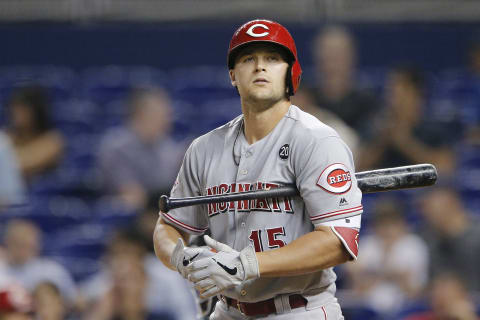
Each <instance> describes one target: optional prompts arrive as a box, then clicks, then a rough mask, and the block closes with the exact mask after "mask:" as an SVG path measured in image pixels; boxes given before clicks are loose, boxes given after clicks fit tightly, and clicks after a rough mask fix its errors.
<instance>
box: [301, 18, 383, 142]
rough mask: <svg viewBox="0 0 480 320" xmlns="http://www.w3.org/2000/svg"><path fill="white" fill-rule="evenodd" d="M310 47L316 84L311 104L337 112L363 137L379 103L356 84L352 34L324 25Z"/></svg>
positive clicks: (336, 27) (342, 29) (312, 89)
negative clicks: (311, 48) (311, 47)
mask: <svg viewBox="0 0 480 320" xmlns="http://www.w3.org/2000/svg"><path fill="white" fill-rule="evenodd" d="M313 50H314V52H313V59H314V63H315V77H316V79H315V81H316V83H315V84H313V86H312V88H311V89H310V92H311V95H312V97H313V101H314V105H315V106H318V107H320V108H322V109H326V110H328V111H330V112H332V113H334V114H336V115H338V116H339V117H340V118H341V119H342V120H343V121H344V122H345V123H346V124H347V125H348V126H349V127H351V128H353V129H354V130H355V131H356V132H357V134H359V135H360V136H361V137H363V136H364V133H365V132H366V129H367V128H368V126H369V125H370V122H369V121H370V118H371V117H372V114H373V113H374V112H377V111H378V102H377V101H376V99H375V98H374V96H373V95H372V94H371V93H369V92H367V91H365V90H363V89H360V88H359V87H358V86H357V85H356V84H355V72H356V70H355V68H356V49H355V43H354V40H353V36H352V35H351V34H350V33H349V32H348V31H347V30H346V29H344V28H342V27H339V26H331V27H326V28H325V29H323V30H322V31H321V32H319V33H318V35H317V36H316V38H315V40H314V43H313ZM307 86H308V85H307Z"/></svg>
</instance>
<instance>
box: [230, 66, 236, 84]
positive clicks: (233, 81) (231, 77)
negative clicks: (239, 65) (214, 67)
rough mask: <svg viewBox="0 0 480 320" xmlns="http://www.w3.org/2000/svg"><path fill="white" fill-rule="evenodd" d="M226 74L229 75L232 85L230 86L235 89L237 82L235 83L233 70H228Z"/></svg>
mask: <svg viewBox="0 0 480 320" xmlns="http://www.w3.org/2000/svg"><path fill="white" fill-rule="evenodd" d="M228 74H229V75H230V83H231V84H232V86H234V87H236V86H237V82H236V81H235V72H234V71H233V69H230V70H228Z"/></svg>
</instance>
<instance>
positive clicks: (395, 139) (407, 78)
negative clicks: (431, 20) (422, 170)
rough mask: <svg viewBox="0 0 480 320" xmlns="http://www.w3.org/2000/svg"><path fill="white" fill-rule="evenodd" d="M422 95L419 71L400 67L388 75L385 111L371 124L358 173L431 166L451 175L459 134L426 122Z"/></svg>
mask: <svg viewBox="0 0 480 320" xmlns="http://www.w3.org/2000/svg"><path fill="white" fill-rule="evenodd" d="M425 95H426V92H425V79H424V76H423V73H421V72H420V71H419V70H417V69H415V68H410V67H399V68H396V69H394V70H393V71H391V72H390V75H389V77H388V83H387V92H386V107H387V108H386V109H385V114H384V115H382V116H380V117H379V118H378V119H377V122H376V123H373V126H372V129H373V130H372V134H371V139H370V143H369V144H368V145H366V146H365V147H363V148H362V154H361V156H360V157H359V159H360V163H359V167H360V168H361V169H372V168H388V167H395V166H402V165H410V164H416V163H433V164H434V165H435V166H436V167H437V169H438V170H439V172H440V176H448V175H449V174H451V173H452V172H453V169H454V167H455V157H454V154H453V152H452V150H451V146H452V144H453V143H454V141H455V139H457V135H458V132H457V131H455V130H453V131H452V127H450V124H443V123H438V122H433V121H432V122H429V119H428V115H427V114H423V111H424V105H425ZM452 125H454V124H452Z"/></svg>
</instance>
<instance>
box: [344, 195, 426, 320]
mask: <svg viewBox="0 0 480 320" xmlns="http://www.w3.org/2000/svg"><path fill="white" fill-rule="evenodd" d="M404 215H405V212H404V209H403V207H402V204H401V202H400V201H398V200H395V199H391V198H381V200H379V201H378V202H377V203H376V205H375V208H374V211H373V217H372V223H373V233H372V234H370V235H366V236H364V238H362V239H360V252H361V254H359V256H358V260H357V261H356V262H355V263H352V264H348V265H347V268H348V269H347V270H348V271H349V273H350V275H351V280H352V284H353V290H354V292H355V293H356V294H357V295H359V296H360V298H359V300H360V301H361V304H362V305H364V306H365V305H366V306H368V307H370V308H371V309H373V310H375V311H376V312H378V313H379V314H383V315H386V316H387V318H389V317H388V315H390V316H391V315H392V314H393V313H395V312H397V311H398V310H399V309H400V308H401V307H402V306H404V305H405V304H407V303H408V302H410V301H412V300H413V299H415V298H417V297H418V296H419V294H420V293H421V291H422V289H423V288H424V286H425V285H426V283H427V279H428V249H427V246H426V244H425V243H424V241H423V240H422V239H421V238H420V237H419V236H417V235H415V234H413V233H411V232H410V231H409V230H408V225H407V223H406V221H405V218H404Z"/></svg>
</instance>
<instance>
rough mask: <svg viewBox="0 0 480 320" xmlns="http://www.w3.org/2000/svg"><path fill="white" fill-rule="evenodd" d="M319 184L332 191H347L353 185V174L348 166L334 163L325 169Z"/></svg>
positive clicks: (338, 192)
mask: <svg viewBox="0 0 480 320" xmlns="http://www.w3.org/2000/svg"><path fill="white" fill-rule="evenodd" d="M317 186H319V187H321V188H322V189H325V190H326V191H328V192H331V193H337V194H341V193H345V192H347V191H348V190H350V188H351V187H352V176H351V174H350V171H349V170H348V169H347V167H346V166H344V165H343V164H341V163H334V164H332V165H329V166H328V167H327V168H325V170H323V172H322V174H321V175H320V177H319V178H318V181H317Z"/></svg>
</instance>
